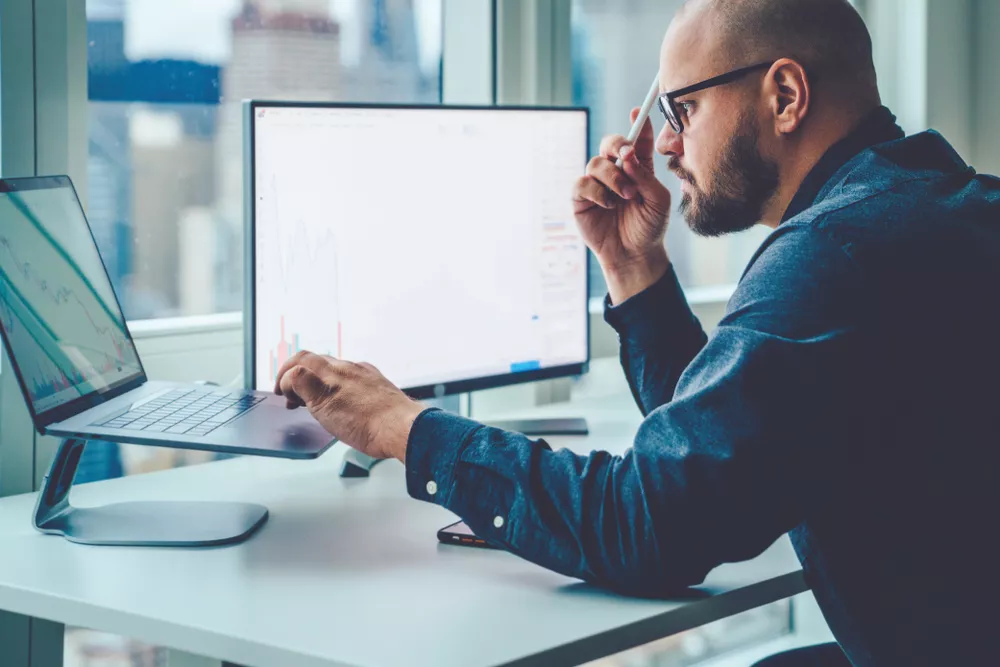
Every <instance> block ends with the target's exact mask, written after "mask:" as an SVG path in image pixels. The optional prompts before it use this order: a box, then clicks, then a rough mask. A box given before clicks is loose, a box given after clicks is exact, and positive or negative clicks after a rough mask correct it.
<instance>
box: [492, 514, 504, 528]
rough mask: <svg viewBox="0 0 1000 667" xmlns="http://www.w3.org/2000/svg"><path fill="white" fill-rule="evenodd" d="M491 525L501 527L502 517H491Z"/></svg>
mask: <svg viewBox="0 0 1000 667" xmlns="http://www.w3.org/2000/svg"><path fill="white" fill-rule="evenodd" d="M493 525H494V526H496V527H497V528H503V517H502V516H498V517H496V518H495V519H493Z"/></svg>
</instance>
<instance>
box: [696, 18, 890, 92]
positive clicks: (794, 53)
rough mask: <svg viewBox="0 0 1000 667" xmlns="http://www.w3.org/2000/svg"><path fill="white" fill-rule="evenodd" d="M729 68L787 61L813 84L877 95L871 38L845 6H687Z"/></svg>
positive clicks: (865, 27) (862, 22)
mask: <svg viewBox="0 0 1000 667" xmlns="http://www.w3.org/2000/svg"><path fill="white" fill-rule="evenodd" d="M689 10H690V11H693V12H695V13H697V14H702V16H701V18H709V19H710V22H711V25H712V26H713V29H712V32H713V33H715V34H714V35H713V37H714V38H715V39H714V40H713V41H715V42H716V44H717V45H718V46H719V48H720V51H721V53H724V54H725V57H726V59H727V60H729V61H730V62H731V63H732V65H733V66H740V65H744V64H750V63H756V62H765V61H767V60H773V59H776V58H791V59H793V60H796V61H797V62H799V63H800V64H801V65H803V66H804V67H805V68H806V70H807V71H808V72H809V73H810V76H811V78H813V79H814V82H816V83H819V82H823V81H825V82H827V83H831V84H833V85H836V86H837V87H850V88H853V89H857V92H858V93H862V92H872V93H876V94H877V89H878V87H877V84H876V80H875V66H874V64H873V62H872V41H871V35H870V34H869V32H868V28H867V26H865V23H864V21H863V20H862V18H861V15H860V14H858V11H857V10H856V9H855V8H854V7H853V6H852V5H851V3H850V2H848V0H690V1H689V2H688V6H687V7H686V8H685V11H689Z"/></svg>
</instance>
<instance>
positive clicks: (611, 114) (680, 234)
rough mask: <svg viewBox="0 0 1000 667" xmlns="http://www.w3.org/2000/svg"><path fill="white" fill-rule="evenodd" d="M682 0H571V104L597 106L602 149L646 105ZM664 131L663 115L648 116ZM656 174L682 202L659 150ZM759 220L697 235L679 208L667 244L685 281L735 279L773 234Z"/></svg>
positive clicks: (596, 275) (597, 279) (596, 272)
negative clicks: (723, 233)
mask: <svg viewBox="0 0 1000 667" xmlns="http://www.w3.org/2000/svg"><path fill="white" fill-rule="evenodd" d="M683 4H684V2H683V0H628V1H627V2H606V1H605V0H573V6H572V62H573V103H574V104H579V105H582V106H588V107H590V110H591V124H590V132H591V135H590V145H591V152H592V153H593V152H596V150H597V148H598V146H600V143H601V138H602V137H604V136H605V135H607V134H626V133H628V130H629V125H630V123H629V112H630V111H631V110H632V108H633V107H637V106H639V105H640V104H642V100H643V99H644V98H645V97H646V93H647V92H648V91H649V84H650V83H651V82H652V80H653V76H654V75H655V74H656V70H657V67H658V63H659V53H660V42H661V41H662V40H663V35H664V33H665V32H666V30H667V26H668V25H669V24H670V20H671V19H672V18H673V16H674V14H675V13H676V12H677V10H678V9H679V8H680V7H681V5H683ZM650 117H651V118H652V119H653V127H654V129H655V130H656V131H657V132H659V131H660V129H661V128H662V126H663V118H662V116H661V115H660V114H659V113H653V114H651V115H650ZM656 173H657V175H658V176H659V177H660V180H661V181H663V183H665V184H666V185H667V187H668V188H670V191H671V193H672V194H673V196H674V197H673V201H674V203H675V204H676V203H678V202H680V199H681V193H680V185H679V183H678V181H677V179H676V178H674V176H673V175H671V174H670V172H669V171H668V170H667V167H666V158H664V157H663V156H657V158H656ZM769 231H770V230H768V229H767V228H764V227H759V228H755V229H752V230H750V231H747V232H743V233H742V234H736V235H732V236H727V237H724V238H721V239H706V238H701V237H698V236H696V235H695V234H693V233H692V232H691V230H690V229H688V226H687V223H685V222H684V220H683V219H682V218H681V216H680V214H679V213H678V212H677V211H676V210H674V211H673V212H672V213H671V217H670V226H669V227H668V229H667V248H668V249H669V252H670V259H671V261H672V262H673V264H674V268H675V270H676V271H677V275H678V277H679V278H680V281H681V284H682V285H684V286H685V287H707V286H712V285H726V284H733V283H735V282H736V281H737V280H738V279H739V277H740V274H741V273H742V272H743V269H744V268H745V267H746V264H747V262H748V261H749V260H750V256H751V255H752V254H753V252H754V251H755V250H756V249H757V247H758V246H759V245H760V243H761V241H763V240H764V238H765V237H766V236H767V234H768V232H769ZM590 285H591V296H596V297H603V296H604V293H605V290H606V288H605V285H604V278H603V276H602V275H601V270H600V267H599V266H598V265H597V262H596V261H594V262H592V263H591V283H590Z"/></svg>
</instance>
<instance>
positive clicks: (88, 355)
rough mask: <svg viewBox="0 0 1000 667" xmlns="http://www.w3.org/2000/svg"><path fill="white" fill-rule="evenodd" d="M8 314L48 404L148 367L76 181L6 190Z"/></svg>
mask: <svg viewBox="0 0 1000 667" xmlns="http://www.w3.org/2000/svg"><path fill="white" fill-rule="evenodd" d="M0 220H2V221H3V225H2V228H0V322H2V324H3V328H4V331H5V332H6V334H7V338H8V341H9V342H10V346H11V350H12V354H13V357H14V359H15V361H16V362H17V365H18V367H19V369H20V371H21V374H22V376H23V378H24V382H25V385H26V388H27V390H28V393H29V395H30V397H31V401H32V405H33V406H34V408H35V411H36V412H43V411H45V410H47V409H50V408H52V407H56V406H58V405H61V404H62V403H65V402H67V401H69V400H72V399H74V398H77V397H79V396H83V395H86V394H89V393H91V392H93V391H96V390H101V389H105V388H107V387H109V386H112V385H114V384H115V383H116V382H119V381H122V380H125V379H128V378H131V377H134V376H135V375H136V374H138V373H140V372H141V367H140V364H139V360H138V357H137V355H136V353H135V349H134V347H133V345H132V342H131V340H129V337H128V335H127V333H126V331H125V323H124V320H123V318H122V315H121V311H120V309H119V307H118V303H117V301H116V299H115V296H114V292H113V290H112V287H111V283H110V281H109V280H108V278H107V274H106V273H105V271H104V267H103V265H102V264H101V260H100V255H99V254H98V252H97V248H96V246H95V245H94V242H93V239H92V238H91V236H90V231H89V228H88V227H87V223H86V220H85V219H84V218H83V214H82V213H81V211H80V209H79V205H78V203H77V200H76V197H75V195H74V194H73V191H72V189H70V188H69V187H68V186H67V187H61V188H42V189H33V190H26V191H21V192H7V193H3V194H0Z"/></svg>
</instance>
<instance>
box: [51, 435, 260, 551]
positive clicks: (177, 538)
mask: <svg viewBox="0 0 1000 667" xmlns="http://www.w3.org/2000/svg"><path fill="white" fill-rule="evenodd" d="M86 445H87V441H86V440H83V439H78V438H70V439H68V440H64V441H63V443H62V444H61V445H60V446H59V451H58V452H56V457H55V459H54V460H53V461H52V466H51V467H50V468H49V472H48V474H47V475H45V479H44V480H43V481H42V488H41V490H40V491H39V493H38V500H37V501H36V503H35V513H34V516H33V524H34V526H35V528H36V529H37V530H39V531H41V532H43V533H49V534H53V535H62V536H63V537H65V538H66V539H67V540H70V541H71V542H79V543H80V544H99V545H105V546H159V547H202V546H217V545H222V544H234V543H236V542H241V541H243V540H245V539H246V538H248V537H249V536H250V535H251V534H252V533H253V532H254V531H255V530H257V529H258V528H259V527H260V526H262V525H263V524H264V522H265V521H266V520H267V508H266V507H263V506H261V505H253V504H249V503H231V502H126V503H115V504H112V505H104V506H103V507H73V506H72V505H70V502H69V491H70V487H72V485H73V477H74V476H75V475H76V469H77V467H78V466H79V465H80V456H81V455H82V454H83V449H84V447H86Z"/></svg>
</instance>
